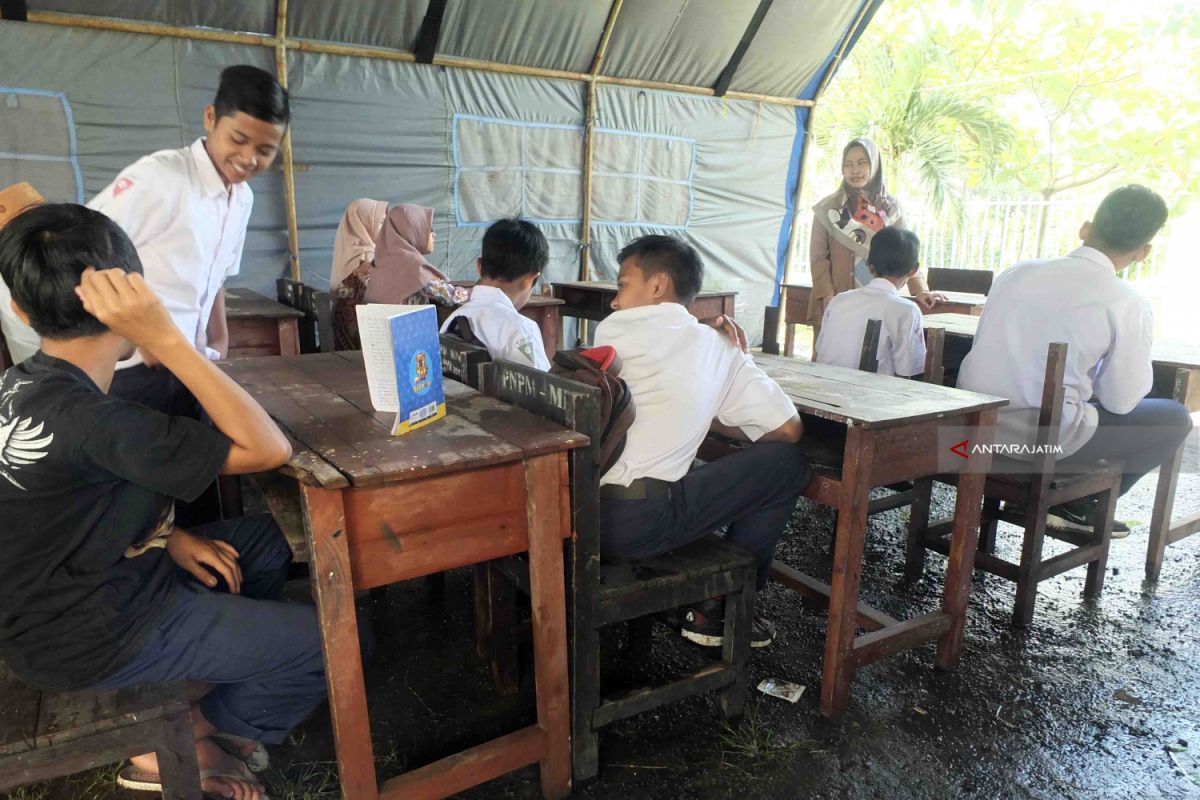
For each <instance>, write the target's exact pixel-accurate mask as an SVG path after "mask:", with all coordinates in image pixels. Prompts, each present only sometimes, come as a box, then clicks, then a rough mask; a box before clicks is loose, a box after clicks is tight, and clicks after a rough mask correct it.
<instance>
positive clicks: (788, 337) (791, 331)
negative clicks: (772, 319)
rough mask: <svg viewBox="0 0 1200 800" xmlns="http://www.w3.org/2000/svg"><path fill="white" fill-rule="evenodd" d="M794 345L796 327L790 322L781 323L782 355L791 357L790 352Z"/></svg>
mask: <svg viewBox="0 0 1200 800" xmlns="http://www.w3.org/2000/svg"><path fill="white" fill-rule="evenodd" d="M795 344H796V326H795V325H793V324H792V323H790V322H784V323H783V354H784V355H785V356H790V355H792V350H793V348H794V347H795Z"/></svg>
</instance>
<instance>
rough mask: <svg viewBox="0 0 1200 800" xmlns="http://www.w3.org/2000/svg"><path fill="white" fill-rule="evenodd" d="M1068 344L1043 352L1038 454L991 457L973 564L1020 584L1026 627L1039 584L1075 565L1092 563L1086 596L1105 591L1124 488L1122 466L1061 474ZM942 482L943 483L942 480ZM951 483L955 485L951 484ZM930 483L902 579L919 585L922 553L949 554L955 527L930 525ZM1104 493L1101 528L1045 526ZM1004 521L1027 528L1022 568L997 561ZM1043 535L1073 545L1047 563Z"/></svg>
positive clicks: (1017, 609)
mask: <svg viewBox="0 0 1200 800" xmlns="http://www.w3.org/2000/svg"><path fill="white" fill-rule="evenodd" d="M1066 359H1067V346H1066V345H1065V344H1061V343H1056V344H1051V345H1050V346H1049V348H1048V349H1047V351H1046V378H1045V383H1044V385H1043V389H1042V405H1041V410H1040V412H1039V414H1038V433H1037V438H1036V441H1035V451H1036V455H1035V457H1034V460H1033V462H1032V464H1029V463H1025V462H1016V461H1013V460H1012V459H1007V458H1003V457H1000V456H993V458H992V467H991V472H990V473H989V474H988V476H987V481H986V483H985V485H984V501H983V516H982V518H981V523H980V534H979V544H978V550H977V552H976V553H975V566H976V567H978V568H979V569H982V570H984V571H985V572H990V573H992V574H993V575H999V576H1000V577H1002V578H1007V579H1008V580H1010V581H1014V582H1015V583H1016V584H1017V594H1016V604H1015V606H1014V608H1013V624H1014V625H1017V626H1022V627H1023V626H1026V625H1028V624H1029V623H1030V622H1031V621H1032V620H1033V609H1034V604H1035V602H1036V600H1037V586H1038V584H1039V583H1041V582H1042V581H1044V580H1046V579H1047V578H1051V577H1054V576H1055V575H1058V574H1060V573H1062V572H1066V571H1067V570H1069V569H1073V568H1075V567H1079V566H1083V565H1085V564H1086V565H1087V581H1086V582H1085V584H1084V590H1083V593H1084V595H1085V596H1088V597H1092V596H1095V595H1098V594H1100V592H1101V590H1102V589H1103V588H1104V567H1105V564H1106V562H1107V560H1108V546H1109V541H1110V538H1111V536H1112V526H1113V513H1114V512H1115V511H1116V506H1117V495H1118V492H1119V490H1120V482H1121V464H1120V462H1108V461H1104V462H1097V463H1094V464H1079V465H1076V464H1072V465H1071V469H1070V471H1066V472H1062V473H1059V474H1056V471H1055V462H1056V460H1057V459H1056V455H1055V453H1054V448H1053V447H1052V446H1051V445H1052V444H1057V442H1058V434H1059V427H1060V425H1061V422H1062V406H1063V372H1064V369H1065V366H1066ZM939 480H942V479H941V478H939ZM947 482H952V481H949V480H947ZM931 490H932V481H931V480H927V481H920V482H918V483H917V484H916V485H915V487H914V499H913V504H912V514H911V516H910V518H909V538H908V552H907V557H906V564H905V577H906V579H908V580H910V581H915V580H919V579H920V577H921V573H922V571H923V570H924V562H925V549H926V548H928V549H930V550H935V551H937V552H939V553H942V554H947V553H948V552H949V545H950V543H949V537H948V535H947V534H948V531H949V530H950V525H951V522H950V521H942V522H939V523H935V524H932V525H931V524H929V498H930V492H931ZM1096 494H1099V495H1100V505H1099V508H1098V509H1097V512H1098V513H1097V516H1096V527H1095V528H1094V530H1092V531H1091V532H1090V533H1083V532H1080V533H1070V532H1064V531H1057V530H1050V529H1047V527H1046V515H1047V513H1048V512H1049V509H1050V508H1051V507H1053V506H1056V505H1059V504H1060V503H1069V502H1072V501H1075V500H1081V499H1083V498H1085V497H1091V496H1092V495H1096ZM1001 501H1004V502H1005V504H1006V505H1007V506H1012V505H1015V506H1018V507H1020V508H1022V509H1023V511H1022V513H1020V514H1016V513H1013V512H1011V511H1009V510H1007V509H1005V510H1001V508H1000V502H1001ZM1000 520H1003V521H1005V522H1011V523H1012V524H1014V525H1017V526H1019V527H1021V528H1023V529H1024V538H1023V543H1022V547H1021V560H1020V563H1016V564H1014V563H1012V562H1010V561H1005V560H1003V559H1001V558H999V557H998V556H996V555H995V550H996V526H997V523H998V522H999V521H1000ZM1046 536H1050V537H1052V538H1054V539H1059V540H1062V541H1065V542H1069V543H1070V544H1072V545H1074V547H1073V548H1072V549H1070V550H1067V551H1066V552H1063V553H1061V554H1059V555H1057V556H1054V557H1052V558H1047V559H1043V557H1042V545H1043V542H1044V540H1045V537H1046Z"/></svg>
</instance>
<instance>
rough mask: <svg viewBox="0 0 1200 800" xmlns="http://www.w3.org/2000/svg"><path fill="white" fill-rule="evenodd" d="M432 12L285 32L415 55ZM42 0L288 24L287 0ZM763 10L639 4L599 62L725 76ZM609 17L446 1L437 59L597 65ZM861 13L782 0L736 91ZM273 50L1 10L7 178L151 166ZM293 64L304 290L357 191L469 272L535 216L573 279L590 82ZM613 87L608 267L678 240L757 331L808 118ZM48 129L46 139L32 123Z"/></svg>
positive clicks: (804, 58)
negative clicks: (634, 248)
mask: <svg viewBox="0 0 1200 800" xmlns="http://www.w3.org/2000/svg"><path fill="white" fill-rule="evenodd" d="M869 4H870V6H871V7H873V6H874V5H877V0H869ZM428 5H429V3H428V0H402V1H401V2H382V0H378V1H376V0H363V1H362V2H355V3H331V2H323V0H291V1H290V4H289V23H288V35H289V37H301V38H308V39H314V40H325V41H333V42H343V43H351V44H357V45H369V46H375V47H384V48H393V49H399V50H411V49H412V48H413V46H414V45H415V43H416V39H417V36H418V32H419V31H420V29H421V23H422V20H423V18H424V16H425V13H426V10H427V8H428ZM28 6H29V9H30V11H31V13H34V12H42V11H49V12H63V13H70V14H90V15H97V16H101V15H102V16H108V17H115V18H121V19H130V20H138V21H149V22H158V23H166V24H171V25H180V26H205V27H210V28H217V29H223V30H230V31H239V32H250V33H258V34H265V35H268V36H272V35H274V34H275V10H276V2H275V0H250V1H249V2H238V3H233V2H200V0H168V1H166V2H164V1H163V0H29V2H28ZM755 7H756V3H754V2H734V1H733V0H626V2H625V3H624V5H623V9H622V11H621V14H620V16H619V17H618V19H617V24H616V26H615V28H614V31H613V35H612V39H611V43H610V45H609V49H608V55H607V59H606V61H605V62H604V67H603V69H602V73H603V74H605V75H613V76H620V77H627V78H633V79H637V80H650V81H658V82H668V83H679V84H687V85H695V86H706V85H711V84H712V83H713V82H715V80H716V78H717V76H718V75H719V74H720V73H721V71H722V70H723V69H724V68H725V66H726V64H727V63H728V61H729V58H730V56H731V55H732V53H733V51H734V49H735V48H736V47H737V44H738V41H739V40H740V38H741V36H742V33H743V32H744V30H745V28H746V25H747V24H748V22H749V20H750V18H751V16H752V15H753V13H754V9H755ZM611 8H612V3H611V0H579V2H572V3H569V4H564V3H561V2H557V0H487V2H483V0H449V2H448V4H447V7H446V10H445V16H444V20H443V24H442V34H441V38H440V40H439V43H438V48H437V53H438V54H439V55H442V56H447V57H461V58H469V59H477V60H486V61H495V62H502V63H506V64H515V65H521V66H527V67H537V68H543V69H555V70H567V71H572V72H585V71H587V70H589V69H590V68H591V65H592V61H593V58H594V56H595V52H596V47H597V44H598V41H599V39H600V37H601V34H602V32H603V29H604V26H605V23H606V21H607V19H608V16H609V12H610V10H611ZM862 8H863V6H862V5H861V4H860V3H858V2H853V3H844V2H837V0H775V2H774V4H773V5H772V7H771V9H770V11H769V12H768V15H767V17H766V20H765V23H764V25H763V26H762V28H761V29H760V31H759V33H758V35H757V36H756V38H755V39H754V42H753V44H752V45H751V46H750V48H749V50H748V51H747V53H746V56H745V59H744V61H743V62H742V65H741V67H740V69H739V70H738V71H737V72H736V73H735V76H734V79H733V82H732V85H731V88H732V89H734V90H737V91H745V92H753V93H760V94H772V95H777V96H789V97H790V96H802V97H805V98H811V96H812V94H813V92H814V91H815V87H816V85H817V84H818V83H819V80H818V79H819V78H820V76H821V75H822V74H823V73H824V70H825V69H827V68H828V66H829V65H830V64H831V63H832V55H833V54H834V53H835V52H837V51H839V50H840V49H841V47H842V44H843V41H844V40H845V38H846V36H847V35H848V33H849V27H850V23H851V22H852V21H853V20H854V19H855V18H857V17H858V15H859V12H860V11H861V10H862ZM50 54H52V57H50ZM274 62H275V53H274V51H273V50H272V49H271V48H269V47H262V46H254V45H234V44H225V43H216V42H198V41H192V40H188V39H180V38H168V37H160V36H155V35H142V34H132V33H117V32H110V31H99V30H90V29H80V28H68V27H63V26H58V25H43V24H37V23H36V22H33V23H17V22H0V76H2V77H0V180H6V181H7V180H17V179H30V180H33V181H34V183H35V184H36V185H38V186H39V188H41V189H42V190H43V192H44V193H46V194H48V195H50V196H51V198H52V199H56V200H75V199H78V198H79V197H83V198H85V199H86V198H90V197H91V196H93V195H94V194H95V193H96V192H97V191H98V190H99V189H100V188H102V187H103V186H104V185H105V184H106V183H107V182H108V181H110V180H112V178H113V177H114V176H115V174H116V173H117V171H119V170H120V169H121V168H122V167H124V166H125V165H127V164H129V163H131V162H132V161H134V160H136V159H137V158H139V157H140V156H142V155H144V154H146V153H149V152H152V151H154V150H158V149H162V148H169V147H181V146H184V145H186V144H188V143H189V142H191V141H192V140H193V139H194V138H195V137H197V136H199V135H201V133H202V125H201V121H202V113H203V109H204V106H205V104H206V103H208V102H209V101H210V100H211V97H212V93H213V91H214V89H215V87H216V83H217V76H218V74H219V72H220V70H221V68H222V67H224V66H227V65H229V64H234V63H251V64H256V65H258V66H261V67H263V68H266V69H273V68H274ZM288 64H289V74H288V77H289V84H290V89H291V92H292V96H293V102H294V122H293V145H294V163H295V173H296V201H297V217H298V220H297V221H298V229H299V245H300V259H301V265H302V268H303V278H304V280H305V281H306V282H309V283H312V284H315V285H318V286H324V285H325V283H326V282H327V276H328V272H329V259H330V256H331V251H332V241H333V232H334V229H335V228H336V226H337V222H338V219H339V217H340V215H341V213H342V211H343V210H344V209H345V207H346V205H347V204H348V203H349V202H350V201H351V200H354V199H355V198H358V197H374V198H379V199H386V200H388V201H391V202H413V203H419V204H423V205H428V206H432V207H433V208H434V209H435V212H436V213H435V227H436V230H437V233H438V248H437V251H436V252H435V253H434V254H433V257H432V260H433V261H434V263H436V264H438V265H439V266H441V267H442V268H443V269H444V270H445V271H446V272H447V273H448V274H450V275H451V276H453V277H469V276H472V275H473V272H474V266H473V262H474V258H475V256H476V255H477V254H478V247H479V240H480V238H481V236H482V233H483V230H484V228H485V227H486V224H487V223H488V221H489V220H491V219H494V218H496V217H497V216H500V215H502V214H506V213H521V214H523V215H525V216H528V217H530V218H533V219H535V220H537V221H538V224H539V226H540V227H541V228H542V229H543V230H544V231H545V233H546V235H547V237H548V238H549V240H550V242H551V252H552V261H551V266H550V268H549V269H548V275H547V278H548V279H549V280H562V279H574V278H575V277H577V272H578V263H579V247H580V241H581V231H580V220H581V216H582V197H581V192H582V173H583V125H584V113H585V107H586V86H585V85H584V84H583V83H581V82H578V81H572V80H565V79H564V80H559V79H548V78H534V77H525V76H518V75H512V74H504V73H501V72H489V71H481V70H469V69H457V68H453V67H446V66H441V65H436V64H435V65H418V64H412V63H404V62H398V61H390V60H381V59H370V58H359V57H348V56H341V55H330V54H321V53H313V52H304V51H299V50H292V51H291V52H290V53H289V55H288ZM806 93H807V94H806ZM596 100H597V106H596V119H595V140H594V145H595V155H594V159H593V165H594V184H593V192H592V222H593V226H592V231H591V238H592V265H593V272H594V273H595V274H596V275H598V276H601V277H611V276H612V275H614V274H615V269H616V253H617V251H618V250H619V248H620V247H621V245H622V244H624V243H625V242H627V241H629V240H630V239H632V238H633V237H635V236H638V235H640V234H643V233H648V232H670V233H674V234H677V235H680V236H683V237H685V238H687V239H688V240H689V241H691V242H693V243H694V244H695V245H696V246H697V247H698V248H699V249H700V251H701V253H702V254H703V256H704V260H705V264H706V267H707V278H706V286H708V287H711V288H724V289H735V290H737V291H738V292H739V295H738V302H737V313H738V316H739V318H740V319H741V320H742V322H743V324H744V325H745V327H746V328H747V329H748V330H749V331H751V333H752V334H756V333H757V332H758V331H759V330H760V329H761V315H762V307H763V305H764V304H766V303H768V302H770V300H771V296H772V292H773V289H774V283H775V277H776V275H777V274H778V273H779V270H780V263H779V258H780V257H779V255H778V254H777V243H778V241H779V240H780V238H781V236H786V226H787V225H788V222H789V220H790V218H791V208H790V204H791V202H792V200H791V198H790V194H791V192H790V191H789V187H794V185H795V175H796V172H797V171H798V169H799V163H800V159H799V158H798V153H799V151H800V149H801V148H802V145H803V131H802V128H801V124H802V120H803V116H802V115H801V114H797V113H796V110H795V109H793V108H789V107H785V106H779V105H772V104H764V103H757V102H750V101H745V100H728V99H718V98H712V97H703V96H697V95H688V94H680V93H675V92H667V91H661V90H650V89H637V88H630V87H622V86H615V85H606V84H600V85H598V86H597V89H596ZM35 130H36V131H43V132H44V133H43V135H39V136H37V137H34V136H31V133H30V132H31V131H35ZM252 185H253V188H254V192H255V206H254V213H253V216H252V220H251V230H250V234H249V236H248V238H247V246H246V254H245V259H244V262H243V265H242V272H241V274H240V275H239V276H238V278H237V279H236V283H237V284H239V285H244V286H249V287H251V288H255V289H257V290H259V291H264V292H271V291H272V285H273V282H274V279H275V278H276V277H278V276H280V275H282V274H285V272H286V270H287V249H288V248H287V221H286V216H285V210H284V204H283V190H282V179H281V175H280V172H279V170H278V169H275V170H272V172H271V173H270V174H268V175H264V176H261V177H259V178H257V179H255V181H254V183H253V184H252Z"/></svg>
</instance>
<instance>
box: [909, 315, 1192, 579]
mask: <svg viewBox="0 0 1200 800" xmlns="http://www.w3.org/2000/svg"><path fill="white" fill-rule="evenodd" d="M924 324H925V325H926V327H935V326H936V327H940V328H944V329H945V331H946V345H945V349H944V351H943V355H942V363H943V365H944V366H945V367H946V369H947V375H948V376H950V377H952V378H955V377H957V375H958V367H959V366H960V365H961V364H962V360H963V358H965V357H966V354H967V353H968V352H970V350H971V343H972V342H973V341H974V340H975V329H976V328H977V327H978V325H979V318H978V317H972V316H967V315H965V314H936V315H931V316H927V317H925V321H924ZM1150 358H1151V361H1152V364H1153V367H1154V385H1153V387H1152V388H1151V389H1150V396H1151V397H1163V398H1167V399H1170V400H1178V401H1179V402H1180V403H1183V405H1184V406H1185V407H1186V408H1187V410H1188V411H1190V412H1192V413H1195V412H1197V411H1200V345H1195V344H1188V343H1186V342H1172V341H1159V340H1156V341H1155V342H1154V345H1153V347H1152V348H1151V350H1150ZM1185 447H1186V443H1185V444H1184V445H1181V446H1180V448H1179V450H1178V451H1176V453H1175V455H1174V456H1173V457H1172V458H1171V460H1170V461H1168V462H1167V463H1165V464H1163V465H1162V467H1161V468H1160V469H1159V471H1158V488H1157V490H1156V492H1155V495H1154V510H1153V511H1152V512H1151V516H1150V542H1149V547H1148V549H1147V552H1146V578H1147V579H1148V580H1157V579H1158V574H1159V572H1160V571H1161V570H1162V561H1163V554H1164V552H1165V551H1166V548H1167V545H1169V544H1175V542H1178V541H1179V540H1180V539H1184V538H1187V537H1188V536H1191V535H1192V534H1193V533H1196V532H1198V531H1200V513H1197V514H1192V515H1189V516H1186V517H1183V518H1181V519H1179V520H1176V521H1174V522H1172V520H1171V513H1172V509H1173V508H1174V506H1175V485H1176V483H1177V481H1178V479H1179V470H1180V467H1181V466H1182V464H1183V451H1184V448H1185Z"/></svg>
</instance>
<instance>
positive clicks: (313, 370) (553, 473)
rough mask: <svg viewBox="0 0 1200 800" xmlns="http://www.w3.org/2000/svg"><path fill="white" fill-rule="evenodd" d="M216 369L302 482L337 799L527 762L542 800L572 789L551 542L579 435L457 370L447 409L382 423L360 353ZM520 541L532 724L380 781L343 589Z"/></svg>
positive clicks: (474, 559) (416, 573)
mask: <svg viewBox="0 0 1200 800" xmlns="http://www.w3.org/2000/svg"><path fill="white" fill-rule="evenodd" d="M222 367H223V368H224V369H225V370H226V372H227V373H228V374H229V375H231V376H232V377H233V378H234V379H235V380H237V381H238V383H240V384H241V385H242V386H244V387H245V388H246V389H247V391H249V392H250V393H251V394H252V395H254V397H255V398H256V399H257V400H258V401H259V402H260V403H261V404H262V406H263V407H264V408H265V409H266V410H267V411H268V412H269V413H270V414H271V416H272V417H274V418H275V419H276V420H277V421H278V422H279V423H280V425H281V426H282V427H283V428H284V429H285V430H286V431H287V432H288V433H289V435H290V436H291V438H292V441H293V447H294V454H293V456H292V459H291V461H290V462H289V463H288V464H287V465H286V466H285V467H283V468H282V470H281V471H282V472H283V473H285V474H286V475H288V476H290V477H292V478H293V479H295V480H296V481H298V482H299V484H300V493H301V496H302V502H303V515H304V527H305V533H306V536H307V538H308V545H309V550H310V554H311V574H312V583H313V590H314V591H313V593H314V596H315V597H316V601H317V615H318V617H319V619H320V624H321V639H322V644H323V647H324V651H325V664H326V671H327V680H328V684H329V707H330V714H331V716H332V719H333V733H334V744H335V746H336V749H337V757H338V768H339V771H340V774H341V785H342V797H343V798H345V800H374V799H375V798H389V799H390V800H399V798H402V797H403V798H405V799H406V800H412V799H414V798H436V797H445V796H447V795H450V794H454V793H457V792H461V791H463V790H465V789H467V788H468V787H471V786H474V785H477V784H479V783H483V782H484V781H487V780H491V779H492V778H495V777H498V776H500V775H503V774H505V773H507V772H511V771H512V770H515V769H518V768H519V767H522V766H525V765H527V764H532V763H538V764H540V766H541V783H542V793H543V795H544V796H545V797H547V798H561V797H565V796H566V795H567V794H569V793H570V791H571V737H570V719H569V703H568V680H567V652H566V600H565V593H564V585H563V548H562V540H563V539H564V538H566V537H568V536H570V533H571V523H570V495H569V484H568V477H567V451H568V450H570V449H571V448H574V447H579V446H582V445H584V444H586V443H587V437H586V436H582V435H580V434H578V433H575V432H574V431H569V430H566V429H564V428H561V427H559V426H557V425H554V424H553V423H551V422H549V421H547V420H543V419H541V418H540V417H537V416H535V415H533V414H529V413H527V412H525V411H522V410H521V409H518V408H514V407H512V406H509V405H508V404H507V403H502V402H500V401H499V400H495V399H493V398H490V397H487V396H485V395H482V394H480V393H478V392H476V391H474V390H472V389H468V388H467V387H465V386H463V385H462V384H459V383H455V382H454V381H446V382H445V385H446V406H447V416H446V417H445V418H444V419H442V420H439V421H437V422H435V423H432V424H430V425H428V426H426V427H424V428H420V429H418V430H416V431H413V432H412V433H409V434H407V435H405V436H401V437H393V436H389V435H388V431H389V429H390V427H391V423H392V417H393V416H394V415H393V414H384V413H379V412H375V411H373V410H372V407H371V404H370V399H369V395H368V391H367V381H366V377H365V376H364V374H363V367H362V356H361V353H358V352H356V351H355V352H345V353H317V354H313V355H305V356H299V357H293V358H260V359H254V360H252V361H251V360H244V361H231V362H225V363H223V364H222ZM526 550H527V551H528V552H529V571H530V583H531V588H532V601H533V603H532V605H533V650H534V663H535V670H536V694H537V723H536V724H534V725H531V726H529V727H526V728H523V729H521V730H519V731H517V732H515V733H511V734H508V735H507V736H503V737H501V738H499V739H495V740H492V741H490V742H486V743H484V744H481V745H478V746H476V747H473V748H471V749H469V750H466V751H464V752H462V753H458V754H456V755H454V756H450V757H447V758H444V759H442V760H440V761H437V762H435V763H433V764H430V765H428V766H425V767H421V768H419V769H415V770H412V771H410V772H408V773H406V774H404V775H401V776H399V777H396V778H392V779H390V780H387V781H385V782H384V783H383V784H382V785H377V784H376V780H375V761H374V753H373V751H372V747H371V732H370V726H369V721H368V714H367V698H366V693H365V687H364V684H363V672H362V658H361V655H360V650H359V640H358V627H357V624H356V619H355V608H354V592H355V590H356V589H370V588H372V587H376V586H383V585H385V584H388V583H393V582H397V581H403V580H409V579H411V578H416V577H420V576H422V575H429V574H432V573H435V572H441V571H443V570H447V569H452V568H454V567H461V566H464V565H467V564H476V563H480V562H484V561H489V560H491V559H494V558H501V557H504V556H508V555H512V554H514V553H518V552H522V551H526ZM431 668H434V667H432V666H431ZM442 668H444V665H442Z"/></svg>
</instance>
